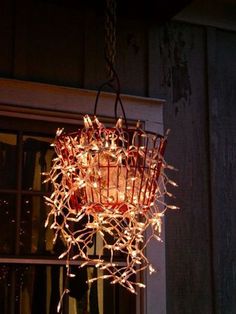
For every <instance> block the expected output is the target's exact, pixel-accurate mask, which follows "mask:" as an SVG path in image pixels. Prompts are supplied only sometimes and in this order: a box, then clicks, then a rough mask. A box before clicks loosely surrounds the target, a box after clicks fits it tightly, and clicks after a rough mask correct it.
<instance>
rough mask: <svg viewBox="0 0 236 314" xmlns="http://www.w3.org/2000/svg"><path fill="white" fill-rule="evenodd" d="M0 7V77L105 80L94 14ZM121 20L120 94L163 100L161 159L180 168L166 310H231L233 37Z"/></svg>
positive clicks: (235, 119)
mask: <svg viewBox="0 0 236 314" xmlns="http://www.w3.org/2000/svg"><path fill="white" fill-rule="evenodd" d="M13 4H14V5H13ZM1 7H3V8H4V9H2V10H0V12H1V13H0V14H1V18H0V25H1V27H0V35H1V41H0V44H1V49H0V75H1V76H3V77H10V78H16V79H25V80H32V81H39V82H45V83H53V84H60V85H67V86H78V87H82V88H89V89H96V88H97V87H98V86H99V85H100V84H101V83H102V82H103V80H104V79H105V66H104V59H103V42H104V40H103V18H102V16H101V15H100V13H99V14H97V13H96V11H95V10H92V9H84V8H80V7H77V6H76V7H71V8H70V7H69V6H66V7H65V6H63V5H60V3H59V4H57V3H56V1H51V2H50V3H48V2H47V1H39V0H38V1H36V0H35V1H30V0H24V1H19V0H16V1H13V2H12V3H11V2H9V1H6V0H5V1H3V4H2V3H1ZM118 22H119V25H118V58H117V59H118V72H119V73H120V79H121V83H122V92H124V93H129V94H134V95H140V96H151V97H160V98H163V97H164V98H166V99H167V104H166V106H165V108H164V122H165V127H166V128H170V129H171V133H170V136H169V140H168V149H167V155H166V159H167V160H168V161H169V163H170V164H173V165H175V166H176V167H177V168H178V169H179V171H178V172H176V173H171V174H170V175H171V176H173V177H174V179H175V180H176V181H177V183H178V184H179V187H178V189H175V190H174V191H173V192H174V194H175V195H176V200H175V202H176V204H177V205H179V206H180V207H181V210H179V211H176V212H171V211H170V212H168V214H167V217H166V226H165V228H166V267H167V313H168V314H199V313H200V314H211V313H217V314H233V313H235V312H236V301H235V295H236V278H235V276H236V275H235V274H236V271H235V262H236V249H235V248H236V236H235V234H236V233H235V229H236V212H235V209H236V204H235V195H236V186H235V182H236V181H235V175H236V165H235V152H236V142H235V135H236V133H235V132H236V130H235V126H236V112H235V111H236V109H235V108H236V105H235V103H236V95H235V86H236V64H235V55H236V33H234V32H229V31H223V30H218V29H215V28H207V27H205V26H194V25H191V24H185V23H180V22H170V23H168V24H166V25H162V26H158V23H156V24H155V23H152V25H150V24H148V23H146V22H144V21H143V20H142V21H138V20H135V19H133V20H129V19H128V18H125V17H123V18H122V19H120V20H119V21H118ZM156 297H157V298H158V295H157V296H156ZM157 313H158V314H159V312H158V309H157Z"/></svg>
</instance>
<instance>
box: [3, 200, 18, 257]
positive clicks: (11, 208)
mask: <svg viewBox="0 0 236 314" xmlns="http://www.w3.org/2000/svg"><path fill="white" fill-rule="evenodd" d="M15 214H16V199H15V196H14V195H11V194H0V230H1V236H0V254H13V253H14V248H15V237H16V220H15V219H16V218H15Z"/></svg>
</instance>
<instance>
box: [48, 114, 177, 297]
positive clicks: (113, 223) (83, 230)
mask: <svg viewBox="0 0 236 314" xmlns="http://www.w3.org/2000/svg"><path fill="white" fill-rule="evenodd" d="M53 145H54V148H55V152H56V157H55V158H54V160H53V165H52V168H51V171H50V172H49V173H47V174H46V176H47V178H46V180H45V182H48V181H49V182H50V183H51V184H52V186H53V193H52V194H51V196H50V197H45V199H46V203H47V205H48V206H49V208H50V212H49V215H48V218H47V221H46V225H48V224H49V225H50V228H51V229H53V230H54V231H55V237H54V242H55V241H56V239H57V237H58V236H60V237H61V238H62V240H63V242H64V244H65V251H64V252H63V253H62V254H61V255H60V257H59V258H63V257H65V256H67V265H68V266H69V264H70V260H77V259H79V260H82V261H83V262H82V264H81V267H84V266H86V265H88V264H93V265H94V266H95V267H97V268H98V269H100V270H102V271H103V272H102V275H100V276H98V277H95V278H91V279H90V280H89V281H90V282H93V281H95V280H98V279H109V280H110V282H111V283H112V284H114V283H119V284H120V285H122V286H124V287H126V288H127V289H128V290H129V291H131V292H133V293H135V292H136V290H137V287H145V285H144V284H143V283H142V282H137V281H136V279H135V280H134V279H133V278H134V276H133V275H134V274H137V273H138V272H141V271H143V270H144V269H146V268H148V269H149V272H150V273H152V272H154V271H155V269H154V267H153V266H152V264H151V263H150V261H149V260H148V258H147V257H146V256H145V248H146V247H147V245H148V244H149V242H150V241H151V240H153V239H154V240H156V241H160V240H161V239H160V234H161V225H162V217H163V215H164V213H165V211H166V209H167V208H171V209H176V208H177V207H176V206H173V205H166V204H165V203H164V198H163V196H164V195H165V194H168V192H167V188H166V186H167V184H168V183H169V184H172V185H176V184H175V183H174V182H173V181H171V180H169V179H168V177H167V176H166V174H165V173H164V169H166V168H172V167H170V166H168V165H167V164H166V162H165V161H164V159H163V153H164V149H165V145H166V137H163V136H160V135H157V134H153V133H149V132H145V131H144V130H143V129H142V128H141V127H140V126H139V124H137V126H136V128H130V129H126V128H123V126H122V120H121V119H119V120H118V121H117V123H116V126H115V127H114V128H106V127H105V126H104V125H103V124H102V123H101V122H99V120H98V119H97V118H96V117H94V118H93V119H91V118H90V117H89V116H85V117H84V127H83V128H82V129H80V130H78V131H77V132H75V133H70V134H68V133H63V130H58V132H57V135H56V139H55V142H54V144H53ZM147 231H148V234H149V236H148V238H146V232H147ZM96 236H99V237H100V239H101V241H100V242H101V243H102V245H101V247H100V249H99V251H100V252H99V254H98V256H97V257H94V256H90V255H89V248H90V247H91V245H93V243H94V241H95V238H96ZM104 252H106V254H105V255H106V258H104ZM117 252H119V254H121V255H122V256H123V260H124V261H125V263H124V265H123V266H119V264H117V263H116V258H115V257H116V255H117V254H116V253H117ZM68 276H73V274H72V273H70V267H68Z"/></svg>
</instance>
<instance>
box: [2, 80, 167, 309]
mask: <svg viewBox="0 0 236 314" xmlns="http://www.w3.org/2000/svg"><path fill="white" fill-rule="evenodd" d="M121 97H122V101H123V103H124V105H125V111H126V116H127V119H128V120H130V121H137V120H140V119H141V120H142V122H143V123H144V125H145V129H146V130H147V131H151V132H157V133H163V115H162V109H163V105H164V104H165V101H164V100H161V99H154V98H146V97H138V96H131V95H121ZM95 98H96V91H94V90H85V89H76V88H70V87H62V86H55V85H49V84H42V83H34V82H26V81H18V80H11V79H1V78H0V116H3V117H12V118H14V117H15V118H25V119H32V120H39V121H49V122H50V121H51V122H61V121H63V122H64V123H68V124H81V123H82V117H83V115H84V114H86V113H87V114H93V107H94V102H95ZM113 103H114V94H112V93H107V92H104V93H102V94H101V96H100V99H99V104H98V116H99V117H102V120H103V121H104V122H105V123H106V124H110V123H112V121H114V118H113V117H114V113H113ZM163 225H164V224H163ZM163 227H164V226H163ZM162 239H163V242H162V243H150V245H149V247H148V248H147V250H146V254H147V256H148V257H149V258H150V259H151V261H152V264H153V265H154V267H155V268H156V269H157V270H158V271H157V272H156V273H155V274H152V276H149V275H147V272H144V275H143V278H142V279H143V281H144V283H145V284H146V289H145V290H142V293H139V294H138V295H137V298H136V309H137V310H136V313H137V314H141V313H142V314H156V313H157V314H165V313H166V274H165V245H164V240H165V234H164V228H163V231H162ZM0 263H5V264H16V263H17V264H20V263H21V264H47V265H63V264H64V263H65V262H64V261H62V260H52V259H38V258H28V259H27V258H7V257H6V258H0ZM75 264H78V262H76V261H75Z"/></svg>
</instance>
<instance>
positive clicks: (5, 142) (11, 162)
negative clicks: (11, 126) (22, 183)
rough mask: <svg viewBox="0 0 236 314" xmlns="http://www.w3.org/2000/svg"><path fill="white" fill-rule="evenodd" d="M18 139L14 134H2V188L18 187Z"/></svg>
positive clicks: (0, 176)
mask: <svg viewBox="0 0 236 314" xmlns="http://www.w3.org/2000/svg"><path fill="white" fill-rule="evenodd" d="M16 143H17V137H16V135H14V134H9V133H0V178H1V180H0V188H1V189H14V188H15V187H16V165H17V160H16V159H17V148H16Z"/></svg>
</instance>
